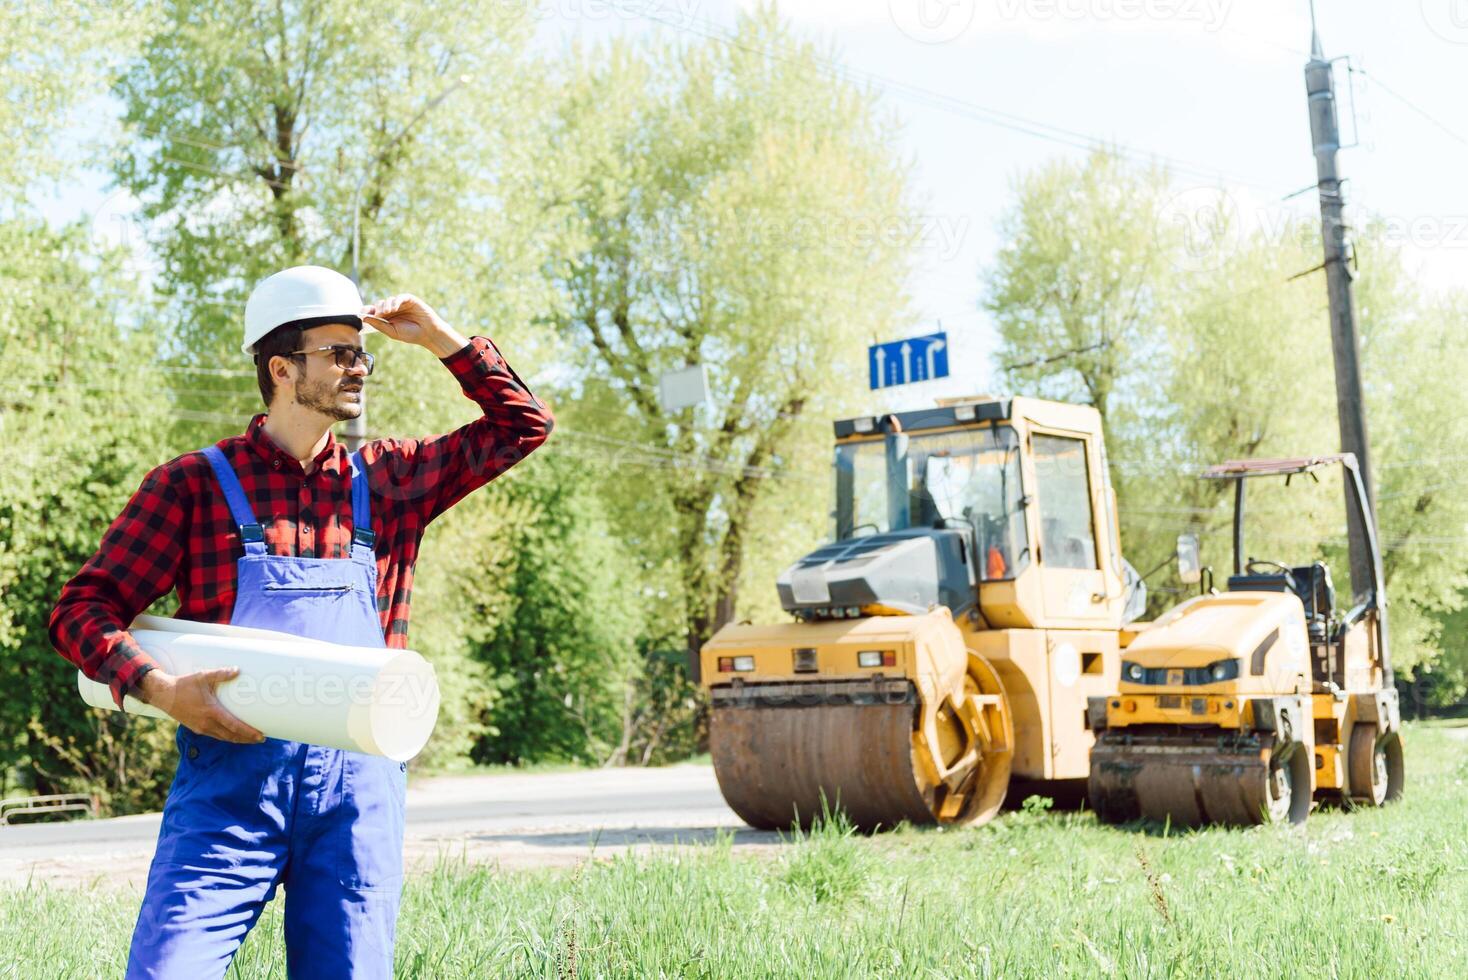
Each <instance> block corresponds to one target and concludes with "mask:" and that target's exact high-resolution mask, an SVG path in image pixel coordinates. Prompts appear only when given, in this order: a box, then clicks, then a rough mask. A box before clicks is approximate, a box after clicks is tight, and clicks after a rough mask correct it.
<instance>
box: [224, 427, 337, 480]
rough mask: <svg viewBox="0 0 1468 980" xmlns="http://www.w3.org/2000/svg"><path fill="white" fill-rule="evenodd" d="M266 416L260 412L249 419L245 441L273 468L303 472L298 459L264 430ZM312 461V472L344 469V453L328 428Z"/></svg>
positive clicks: (331, 471)
mask: <svg viewBox="0 0 1468 980" xmlns="http://www.w3.org/2000/svg"><path fill="white" fill-rule="evenodd" d="M266 418H268V416H267V415H266V414H265V413H263V412H262V413H261V414H259V415H256V416H255V417H254V418H252V419H250V425H249V427H248V428H247V429H246V430H245V442H246V443H248V444H249V446H250V448H252V449H253V450H254V451H255V452H257V453H259V454H260V456H261V458H263V459H264V460H265V462H266V463H268V464H270V465H271V466H272V467H273V468H274V469H277V470H292V471H294V472H297V473H303V472H305V469H304V467H302V466H301V463H300V460H298V459H296V458H295V457H294V456H292V455H291V454H290V453H288V452H286V451H285V450H284V449H282V448H280V446H279V444H277V443H276V441H275V440H274V439H272V438H270V434H269V433H267V432H266V431H265V419H266ZM312 462H313V464H314V468H313V469H312V472H313V473H322V472H326V473H343V472H345V471H346V453H345V451H344V450H343V449H342V448H341V444H340V443H338V442H337V441H336V436H335V435H333V434H332V432H331V430H330V429H328V430H326V445H325V446H323V447H322V448H321V452H319V453H317V454H316V458H315V459H314V460H312Z"/></svg>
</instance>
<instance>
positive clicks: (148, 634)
mask: <svg viewBox="0 0 1468 980" xmlns="http://www.w3.org/2000/svg"><path fill="white" fill-rule="evenodd" d="M129 631H130V632H131V633H132V636H133V639H135V640H136V641H137V642H138V645H139V646H141V647H142V648H143V649H144V650H146V651H147V652H148V654H149V655H150V656H152V657H153V659H154V660H156V661H158V664H159V665H160V666H161V667H162V668H163V669H164V670H166V671H168V673H170V674H175V675H176V674H190V673H193V672H195V671H199V670H212V669H214V668H217V667H238V668H239V669H240V672H239V676H238V677H236V678H235V679H234V680H231V681H225V682H224V683H223V684H220V685H219V687H218V688H217V689H216V691H217V694H218V697H219V701H220V704H222V705H223V706H224V707H225V709H226V710H228V711H229V712H230V713H231V714H233V715H235V716H236V717H237V718H239V719H240V720H241V721H244V722H246V723H247V724H249V725H252V726H254V727H255V728H258V729H259V730H260V731H262V732H264V733H265V734H266V735H267V736H269V737H271V738H280V739H285V740H287V741H292V742H309V743H311V744H313V745H325V746H328V747H331V748H337V749H347V750H349V751H352V752H368V753H371V754H373V755H382V756H387V757H388V758H389V759H392V760H394V761H395V762H405V761H407V760H408V759H411V758H412V757H413V756H415V755H417V754H418V753H419V752H420V751H422V749H423V746H424V745H425V744H426V743H427V742H428V736H429V735H431V734H432V733H433V726H434V724H435V723H436V722H437V721H438V702H439V693H438V679H437V677H436V676H435V675H434V672H433V665H432V664H430V663H429V662H428V661H427V660H425V659H423V657H422V656H421V655H419V654H417V653H415V652H413V651H412V650H391V649H384V648H382V647H358V646H347V645H345V644H341V643H327V642H324V641H321V640H307V639H303V638H301V637H299V636H293V635H291V634H289V633H279V632H276V631H274V630H262V629H255V628H249V627H241V626H225V625H219V624H214V623H195V622H192V621H190V620H185V619H168V618H164V617H161V616H139V617H138V618H137V619H136V620H134V621H133V624H132V626H131V628H130V630H129ZM77 688H78V690H79V691H80V692H81V696H82V700H83V701H85V702H86V703H87V704H89V705H91V706H92V707H94V708H107V709H109V710H112V711H116V710H117V705H116V703H114V702H113V700H112V692H111V691H110V690H108V688H107V685H105V684H101V683H98V682H97V681H94V680H90V679H88V678H87V677H86V675H84V674H83V673H82V672H81V671H77ZM122 710H123V711H125V712H127V713H128V714H136V715H146V716H149V717H153V718H166V717H168V716H167V715H166V714H165V713H164V712H163V711H162V710H160V709H159V708H157V707H155V706H153V705H150V704H146V703H144V702H142V701H139V700H138V699H136V698H134V697H131V696H128V697H125V698H123V708H122Z"/></svg>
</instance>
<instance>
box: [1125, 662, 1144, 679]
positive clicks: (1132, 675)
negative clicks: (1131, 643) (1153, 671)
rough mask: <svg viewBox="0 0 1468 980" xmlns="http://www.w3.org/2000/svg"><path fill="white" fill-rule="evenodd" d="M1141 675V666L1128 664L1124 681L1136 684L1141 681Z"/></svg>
mask: <svg viewBox="0 0 1468 980" xmlns="http://www.w3.org/2000/svg"><path fill="white" fill-rule="evenodd" d="M1143 673H1144V671H1143V670H1142V665H1141V664H1132V663H1129V664H1127V665H1126V670H1125V674H1126V679H1127V680H1129V681H1137V682H1138V683H1140V682H1141V680H1142V674H1143Z"/></svg>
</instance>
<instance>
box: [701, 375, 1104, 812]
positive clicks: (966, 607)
mask: <svg viewBox="0 0 1468 980" xmlns="http://www.w3.org/2000/svg"><path fill="white" fill-rule="evenodd" d="M965 408H968V409H971V410H972V413H971V414H969V413H967V412H965V411H964V409H965ZM965 414H967V415H968V417H967V418H962V416H963V415H965ZM985 415H988V416H989V417H988V418H985V417H984V416H985ZM869 421H870V423H871V426H870V429H869V430H868V431H866V432H857V431H852V430H851V428H850V427H848V428H847V430H846V431H845V432H844V433H843V429H842V427H841V424H840V423H838V429H837V435H838V439H837V447H838V450H837V451H838V459H839V458H840V454H841V453H842V452H843V448H842V447H847V450H846V451H847V452H848V453H849V454H851V455H855V456H857V457H859V456H860V453H861V452H868V451H871V447H881V446H883V445H884V444H887V445H890V442H889V440H890V439H891V437H892V436H893V435H894V433H893V431H892V430H893V429H896V430H897V431H898V432H901V433H903V434H904V435H905V436H906V437H907V438H908V439H910V440H912V443H913V445H914V446H915V447H919V448H920V447H921V446H922V445H929V446H933V447H950V446H951V448H940V449H936V450H934V451H929V452H928V453H927V455H926V456H925V457H923V458H924V459H925V460H926V461H927V462H926V466H927V474H926V475H927V476H928V477H929V478H930V480H931V477H932V476H933V473H934V472H935V470H936V471H944V472H949V471H954V470H956V469H961V464H962V458H963V457H962V454H963V452H964V451H965V446H967V445H969V442H968V441H970V440H973V439H981V440H984V439H988V440H992V441H994V442H995V443H996V444H1002V447H1003V452H1004V453H1005V454H1009V455H1008V456H1007V457H1006V458H1007V459H1008V464H1007V465H1009V467H1010V468H1009V469H1008V470H1007V471H1006V472H1007V473H1009V474H1010V477H1009V479H1011V480H1013V481H1015V485H1014V486H1011V487H1010V488H1009V490H1008V491H1007V492H1009V493H1011V494H1012V495H1013V497H1014V499H1015V500H1021V501H1023V503H1022V505H1020V506H1018V507H1017V508H1015V509H1014V512H1013V513H1012V514H1010V515H1009V516H1008V521H1009V523H1008V524H1007V525H1006V527H1005V529H1004V534H1005V535H1006V536H1005V537H1004V538H1003V541H1002V544H1000V545H990V546H989V547H988V548H985V547H982V542H981V541H980V537H981V536H980V535H979V533H978V532H977V530H975V532H974V534H973V535H972V536H971V537H969V538H967V539H966V541H967V546H966V548H963V549H961V550H964V551H965V558H966V561H967V566H966V567H968V568H969V569H970V570H971V577H972V581H971V582H970V583H969V584H968V586H967V590H966V591H965V590H963V589H959V590H958V591H957V592H954V593H952V597H951V598H950V600H949V603H948V604H941V603H937V602H934V603H931V604H930V605H929V607H927V608H923V607H921V605H918V606H916V607H915V606H914V605H913V604H912V600H911V599H909V598H903V597H901V596H900V597H899V599H891V600H889V599H888V598H887V597H885V596H868V597H867V598H868V600H869V601H861V602H860V603H859V604H858V605H855V606H852V607H850V608H845V609H842V608H840V607H835V609H834V611H835V612H837V613H839V614H842V615H841V617H840V618H814V619H811V618H806V619H805V620H804V621H794V622H787V623H781V624H770V625H751V624H731V625H729V626H726V627H724V628H723V629H721V630H720V631H719V632H718V633H717V634H716V635H715V636H714V637H712V638H711V639H710V641H709V642H708V643H707V644H706V645H705V646H704V648H703V650H702V651H701V654H700V662H699V675H700V676H701V679H702V683H703V685H704V687H705V688H706V689H707V690H708V691H709V694H710V698H711V701H712V706H713V712H712V715H711V719H710V751H711V754H712V756H713V760H714V765H715V770H716V772H717V774H718V778H719V782H720V786H721V788H722V789H723V792H724V795H725V797H726V799H727V800H728V801H729V802H730V805H731V806H732V807H733V808H734V809H735V811H736V812H738V813H739V814H740V815H741V816H742V817H743V818H744V819H745V820H746V821H748V822H749V823H751V824H753V825H755V826H768V827H775V826H789V825H790V823H791V822H792V821H793V820H799V821H800V822H807V821H808V820H809V818H810V817H812V816H814V815H817V814H818V813H819V812H820V807H821V805H822V801H823V800H824V801H825V802H826V804H828V805H835V803H836V801H837V800H838V799H839V801H840V805H841V806H842V807H843V808H845V809H846V810H847V812H848V813H849V814H850V815H851V816H852V818H853V819H854V820H855V821H856V823H857V824H858V825H861V826H866V827H878V826H891V825H893V824H895V823H897V822H898V821H901V820H906V821H908V822H914V823H923V822H935V821H937V822H955V823H972V822H977V821H980V820H984V819H987V818H988V817H989V816H992V814H993V813H994V812H995V811H996V810H997V809H998V807H999V804H1000V803H1001V802H1002V800H1003V799H1004V796H1005V792H1006V790H1007V788H1008V786H1009V782H1010V779H1011V777H1013V778H1014V779H1017V780H1023V781H1025V782H1027V783H1028V782H1044V781H1054V780H1070V781H1075V782H1079V781H1081V780H1084V779H1085V778H1086V776H1087V773H1088V764H1089V753H1090V748H1091V745H1092V743H1093V741H1094V736H1093V734H1092V731H1091V728H1090V726H1089V725H1088V724H1087V716H1086V709H1087V703H1088V699H1090V698H1093V697H1098V696H1104V695H1106V694H1108V693H1110V692H1112V691H1115V690H1116V684H1117V678H1118V664H1119V638H1120V635H1121V627H1122V622H1123V613H1124V607H1125V601H1126V585H1125V581H1124V577H1123V570H1122V561H1121V552H1120V541H1119V537H1118V534H1117V525H1116V508H1115V498H1114V495H1113V494H1112V492H1111V490H1110V487H1109V481H1108V479H1107V476H1106V457H1105V447H1104V443H1103V439H1102V433H1101V424H1100V417H1099V415H1098V414H1097V412H1096V411H1095V410H1094V409H1092V408H1089V407H1085V406H1077V405H1066V404H1061V403H1056V402H1048V401H1044V400H1040V399H1029V398H1014V399H1009V400H1003V401H1002V402H1001V401H999V400H990V401H988V402H977V403H967V404H965V403H959V404H957V405H946V406H941V407H940V409H938V410H934V411H933V412H928V413H906V414H904V415H901V416H897V417H895V419H894V418H888V419H880V420H879V419H872V420H869ZM995 427H1000V428H1001V429H1002V430H1003V431H1002V437H1001V436H1000V435H991V434H989V433H988V430H990V429H993V428H995ZM1037 440H1038V442H1037ZM1037 445H1038V447H1039V448H1038V452H1037V450H1036V446H1037ZM853 448H855V449H856V452H855V453H851V450H852V449H853ZM945 452H946V453H950V454H951V455H947V456H945V455H940V453H945ZM970 455H973V456H974V457H975V458H976V459H977V458H979V456H981V454H979V453H971V454H970ZM934 460H936V461H937V462H936V463H935V462H934ZM976 465H977V464H975V466H976ZM971 476H972V474H970V477H971ZM950 477H951V473H950ZM922 479H923V475H922V474H917V473H912V474H911V476H910V477H906V476H905V477H904V479H903V481H902V482H903V485H904V486H905V487H907V488H908V489H910V490H911V491H912V492H913V494H914V495H916V494H918V493H919V492H921V491H923V490H926V489H930V487H926V486H923V485H922ZM951 482H952V483H953V484H954V485H955V486H957V485H959V484H960V483H961V480H960V479H959V478H957V477H951ZM934 492H935V493H937V492H938V491H934ZM955 492H956V493H958V495H959V496H961V492H957V491H955ZM915 499H916V497H915ZM860 516H865V515H857V516H856V517H853V518H852V520H853V521H855V520H856V519H858V517H860ZM953 520H955V521H957V520H959V518H957V517H955V518H953ZM843 540H844V541H849V542H853V543H855V544H856V545H857V546H858V547H859V546H860V543H861V541H862V537H861V536H860V535H848V536H846V537H844V538H843V537H842V536H839V535H838V541H837V544H840V543H841V542H842V541H843ZM992 540H999V539H992ZM903 543H904V542H901V541H898V542H895V545H894V546H901V545H902V544H903ZM814 554H815V555H816V556H819V554H821V553H820V552H817V553H814ZM860 563H861V559H857V560H856V561H855V562H849V564H857V565H859V564H860ZM796 574H797V576H798V572H797V573H796ZM797 585H798V583H797ZM817 592H819V589H817ZM897 592H898V593H902V590H901V589H898V590H897ZM784 596H785V593H784V592H783V591H782V597H784ZM893 603H897V605H894V604H893ZM904 606H905V607H904ZM952 607H958V610H959V611H958V614H957V615H956V616H955V615H954V611H955V610H954V608H952ZM829 608H831V607H828V609H829ZM883 654H887V655H888V656H886V657H885V659H884V657H883V656H882V655H883ZM863 658H865V660H863ZM802 698H803V700H802Z"/></svg>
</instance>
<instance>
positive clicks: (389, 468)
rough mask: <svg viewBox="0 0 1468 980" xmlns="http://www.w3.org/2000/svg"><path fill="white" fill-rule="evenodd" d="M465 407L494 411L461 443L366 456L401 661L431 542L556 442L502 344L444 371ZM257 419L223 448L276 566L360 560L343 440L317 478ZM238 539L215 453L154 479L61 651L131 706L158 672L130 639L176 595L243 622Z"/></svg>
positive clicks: (184, 460)
mask: <svg viewBox="0 0 1468 980" xmlns="http://www.w3.org/2000/svg"><path fill="white" fill-rule="evenodd" d="M443 363H444V364H445V365H446V366H447V367H448V369H449V370H450V371H452V372H453V374H454V377H455V378H457V379H458V381H459V384H461V385H463V388H464V394H466V395H467V396H469V397H470V398H472V399H474V401H475V402H477V403H478V404H479V407H480V408H482V409H483V410H484V417H483V418H481V419H475V420H474V421H473V422H470V423H469V424H468V425H466V426H464V427H463V428H460V429H457V430H455V431H454V432H451V433H449V434H448V435H443V436H434V437H431V438H428V439H378V440H376V441H374V442H369V443H367V444H366V445H365V446H364V447H363V449H362V458H363V461H364V462H365V464H366V470H367V482H368V485H369V486H370V487H371V488H372V529H373V530H374V531H375V532H376V533H377V609H378V615H379V617H380V618H381V620H382V632H383V636H384V638H385V640H386V642H387V645H388V646H390V647H406V646H407V644H408V611H409V605H410V604H411V602H412V598H413V565H414V563H415V562H416V561H417V560H418V545H419V542H420V541H421V540H422V538H423V531H424V529H425V528H426V527H427V526H428V522H429V521H432V520H433V519H434V518H435V517H437V516H438V515H439V514H442V513H443V512H444V511H446V510H448V509H449V508H450V507H452V506H453V505H454V504H455V503H457V502H458V501H459V500H461V499H463V497H464V496H465V495H467V494H468V493H470V492H471V491H473V490H476V489H478V488H479V487H482V486H484V484H486V483H488V482H489V481H490V480H492V479H494V478H495V477H496V476H498V475H499V474H501V473H503V472H504V471H505V470H507V469H509V468H510V467H511V466H513V465H514V464H515V463H517V462H519V461H520V460H521V459H523V458H524V457H525V455H526V454H527V453H529V452H530V451H531V450H533V449H534V448H535V447H536V446H539V445H540V444H541V443H542V442H544V441H545V439H546V436H548V435H549V434H550V431H551V427H552V425H553V421H554V420H553V419H552V418H551V414H550V412H549V410H547V409H546V407H545V406H544V405H543V404H541V402H540V400H539V399H537V398H536V397H535V396H534V395H532V394H531V393H530V391H529V390H528V389H527V388H526V387H525V385H524V383H523V382H521V381H520V379H519V377H518V376H517V375H516V374H515V372H514V371H513V370H511V368H510V366H509V364H507V363H506V362H505V359H504V358H503V357H502V356H501V355H500V353H499V351H498V350H497V349H496V348H495V346H494V344H492V343H490V342H489V341H488V340H486V339H484V338H483V337H475V338H473V340H471V341H470V343H469V344H468V345H467V346H466V347H464V348H463V349H462V350H460V351H458V352H456V353H454V354H451V355H449V356H448V357H446V358H444V359H443ZM264 421H265V416H264V415H257V416H256V417H255V418H254V419H253V420H252V421H251V422H250V425H249V428H248V430H247V431H246V432H245V434H244V435H243V436H232V437H230V438H228V439H225V440H223V441H221V442H220V443H218V445H219V448H220V449H221V450H223V451H224V455H225V458H226V459H228V460H229V461H230V463H231V465H233V467H234V471H235V473H236V474H237V475H238V476H239V480H240V484H241V486H243V487H244V491H245V497H246V499H247V500H248V501H249V503H250V508H251V510H252V511H254V513H255V517H256V520H258V521H259V522H260V524H261V526H262V527H263V528H264V530H265V544H266V547H267V548H268V549H269V552H270V554H272V555H294V556H299V557H301V558H341V559H347V558H350V557H351V548H352V502H351V496H350V492H349V487H350V485H351V480H350V465H349V464H348V462H347V456H348V453H347V451H346V449H345V447H343V446H342V445H341V444H340V443H338V442H337V441H336V440H335V439H334V438H333V437H332V436H331V435H330V434H328V435H327V437H326V448H325V449H323V450H322V451H321V453H320V454H319V455H318V456H317V457H316V458H315V460H314V464H315V465H314V468H313V469H312V471H311V473H310V474H309V475H307V473H306V471H305V469H304V468H303V467H302V466H301V464H300V462H298V461H297V460H296V459H295V458H294V457H293V456H291V455H290V454H288V453H286V452H285V451H284V450H283V449H281V448H280V447H279V446H278V445H276V443H275V441H274V440H272V439H271V438H270V436H268V435H266V433H265V431H264V429H263V428H262V427H261V426H262V423H263V422H264ZM243 553H244V548H243V546H242V545H241V543H240V534H239V528H238V527H237V526H236V525H235V522H234V519H233V518H232V517H231V516H230V512H229V505H228V504H227V503H226V502H225V499H224V493H223V491H222V490H221V489H220V487H219V483H218V481H217V480H216V479H215V477H214V471H213V470H212V469H210V467H209V462H208V460H207V459H205V457H204V455H203V453H200V452H192V453H186V454H184V455H183V456H180V457H178V458H177V459H175V460H173V461H171V462H168V463H164V464H163V465H162V466H159V467H157V468H156V469H154V470H153V471H152V472H150V473H149V474H148V475H147V476H146V477H144V479H143V483H142V486H140V487H139V488H138V490H137V492H136V493H135V494H133V497H132V499H131V500H129V501H128V503H127V506H126V507H125V508H123V511H122V514H121V515H119V516H118V518H117V519H116V520H115V521H113V522H112V526H111V527H109V528H108V529H107V533H106V534H104V535H103V536H102V544H101V547H99V548H98V549H97V553H96V554H95V555H93V556H92V557H91V558H90V559H89V560H88V561H87V563H86V564H85V565H83V566H82V568H81V571H79V572H78V573H77V574H76V576H75V577H74V578H73V579H72V580H71V581H70V582H68V583H67V584H66V586H65V588H63V589H62V590H61V598H60V599H59V600H57V603H56V608H55V609H54V610H53V611H52V613H51V623H50V635H51V643H52V645H53V646H55V647H56V649H57V651H59V652H60V653H61V655H62V656H63V657H65V658H66V659H67V660H70V661H71V662H72V663H74V664H76V665H77V666H78V667H80V668H81V670H82V672H83V673H84V674H86V675H87V676H88V677H91V678H93V679H95V680H98V681H102V682H104V683H106V684H108V685H109V686H110V687H111V689H112V696H113V698H115V699H116V701H117V703H118V704H119V705H120V704H121V703H122V698H123V695H124V694H126V693H127V692H128V691H129V690H130V689H131V688H132V687H133V686H134V685H136V684H137V683H138V681H139V680H141V679H142V676H143V675H144V674H145V673H147V672H148V671H149V670H151V669H153V668H154V667H156V666H157V663H156V662H155V661H154V660H153V658H152V657H150V656H149V655H148V654H147V653H146V652H144V651H143V649H142V648H141V647H139V646H138V644H137V642H136V641H135V640H133V638H132V635H131V634H129V633H128V632H127V626H128V625H129V624H130V623H131V622H132V620H133V617H134V616H136V615H137V614H138V613H140V612H142V611H143V610H144V609H146V608H147V607H148V606H149V605H151V604H152V603H153V602H154V601H155V600H156V599H158V597H160V596H162V595H165V594H167V593H168V591H169V590H170V589H174V588H177V589H178V598H179V606H178V612H177V613H176V614H175V615H177V616H178V617H179V618H182V619H192V620H195V621H199V622H206V623H227V622H229V619H230V616H231V615H232V614H233V612H234V598H235V587H236V580H235V562H236V561H237V560H238V559H239V557H240V556H241V555H242V554H243Z"/></svg>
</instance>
